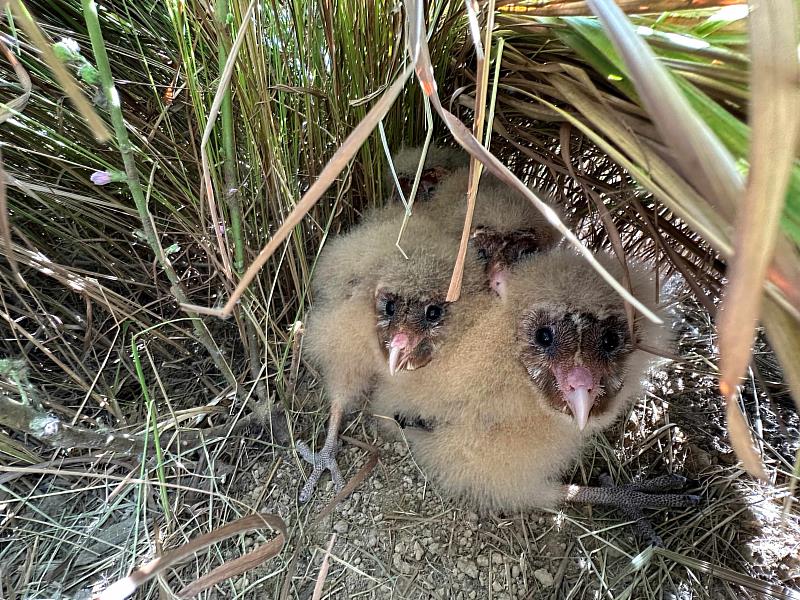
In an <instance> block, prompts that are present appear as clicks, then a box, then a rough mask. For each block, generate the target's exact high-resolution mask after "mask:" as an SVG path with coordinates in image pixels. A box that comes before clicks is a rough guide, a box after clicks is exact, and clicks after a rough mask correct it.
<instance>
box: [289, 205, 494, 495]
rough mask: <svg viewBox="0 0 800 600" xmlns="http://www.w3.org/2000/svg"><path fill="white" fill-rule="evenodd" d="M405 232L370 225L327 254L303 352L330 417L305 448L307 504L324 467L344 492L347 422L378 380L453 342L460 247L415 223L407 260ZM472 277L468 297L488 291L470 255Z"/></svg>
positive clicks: (466, 280)
mask: <svg viewBox="0 0 800 600" xmlns="http://www.w3.org/2000/svg"><path fill="white" fill-rule="evenodd" d="M397 227H399V219H398V220H397V221H396V222H388V221H386V222H378V223H367V224H365V225H363V226H361V227H359V228H357V230H356V231H354V232H353V233H352V234H350V235H348V236H343V237H342V238H340V239H338V240H335V242H334V243H333V244H331V246H330V247H329V248H327V249H326V252H323V254H322V255H321V256H320V264H318V266H317V270H316V272H315V276H314V284H313V289H315V290H316V291H315V296H316V298H317V299H316V301H315V304H314V306H313V308H312V309H311V311H310V314H309V316H308V319H307V323H306V334H305V337H304V350H305V353H306V356H307V357H308V358H309V360H310V361H311V362H312V363H313V364H315V365H316V366H317V367H318V368H319V370H320V373H321V375H322V380H323V383H324V386H325V389H326V393H327V396H328V398H329V401H330V419H329V423H328V431H327V436H326V439H325V443H324V446H323V447H322V449H321V450H320V451H319V452H318V453H317V454H314V453H312V452H311V451H310V449H309V448H308V447H307V446H306V445H305V444H302V443H300V444H298V450H299V451H300V453H301V455H302V456H303V457H304V458H306V459H307V460H308V461H309V462H311V463H312V464H313V465H314V470H313V471H312V474H311V476H310V477H309V478H308V480H307V482H306V484H305V486H304V487H303V489H302V490H301V493H300V499H301V500H302V501H306V500H308V498H310V496H311V494H312V492H313V490H314V489H315V487H316V485H317V483H318V481H319V477H320V476H321V474H322V473H323V472H324V471H325V470H326V469H327V470H330V471H331V477H332V478H333V481H334V484H335V485H336V487H337V488H340V487H341V486H342V485H343V483H344V482H343V479H342V476H341V473H340V471H339V468H338V465H337V463H336V452H337V450H338V442H337V438H338V433H339V428H340V426H341V421H342V417H343V416H344V414H345V413H346V412H349V411H351V410H353V409H355V408H357V407H359V405H360V404H363V401H364V399H365V397H366V396H367V395H368V394H369V392H370V390H371V388H372V386H373V385H374V382H375V379H376V377H377V376H378V375H379V374H380V373H382V372H384V371H386V372H388V373H389V374H390V375H392V376H394V375H398V374H401V373H403V372H405V371H412V370H415V369H420V368H422V367H425V366H426V365H427V364H428V362H430V360H431V359H432V357H433V356H435V355H436V354H437V351H438V349H439V347H440V346H441V344H442V343H443V340H445V339H446V337H447V333H448V321H449V320H450V313H451V311H452V310H453V308H452V307H451V306H450V305H448V303H447V302H446V301H445V298H446V295H447V289H448V286H449V283H450V276H451V273H452V268H453V263H454V261H455V256H456V250H457V245H456V244H455V243H453V241H452V240H446V239H445V240H441V239H439V238H438V237H437V236H434V235H432V233H433V231H435V224H432V223H428V222H426V221H425V220H424V219H423V218H415V219H413V220H412V225H411V227H410V229H409V232H408V237H407V238H406V244H407V247H408V248H409V251H408V255H407V257H404V256H403V254H402V253H401V252H400V251H399V250H398V249H397V248H396V247H395V245H394V239H395V237H396V230H397ZM464 272H465V276H464V283H463V290H464V293H465V294H467V295H470V294H474V293H479V292H481V291H483V290H485V289H486V280H485V275H484V266H483V263H481V261H480V260H479V258H478V256H477V253H476V252H474V251H472V250H471V251H470V252H469V253H468V255H467V259H466V263H465V270H464Z"/></svg>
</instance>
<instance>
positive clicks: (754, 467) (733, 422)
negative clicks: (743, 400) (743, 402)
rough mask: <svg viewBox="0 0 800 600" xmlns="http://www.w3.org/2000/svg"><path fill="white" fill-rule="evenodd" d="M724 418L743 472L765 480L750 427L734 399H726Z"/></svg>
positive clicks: (762, 463)
mask: <svg viewBox="0 0 800 600" xmlns="http://www.w3.org/2000/svg"><path fill="white" fill-rule="evenodd" d="M725 416H726V418H727V420H728V435H729V436H730V438H731V446H733V450H734V452H736V456H738V457H739V460H741V461H742V465H743V466H744V468H745V470H746V471H747V472H748V473H750V474H751V475H752V476H753V477H758V478H759V479H761V480H762V481H766V480H767V473H766V471H765V470H764V462H763V461H762V460H761V456H759V454H758V450H756V448H755V446H754V445H753V436H752V434H751V433H750V426H749V425H748V424H747V422H746V421H745V419H744V415H743V414H742V411H741V409H740V408H739V403H738V402H737V401H736V399H735V398H728V400H727V402H726V403H725Z"/></svg>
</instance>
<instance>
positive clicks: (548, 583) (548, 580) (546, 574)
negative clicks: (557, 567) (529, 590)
mask: <svg viewBox="0 0 800 600" xmlns="http://www.w3.org/2000/svg"><path fill="white" fill-rule="evenodd" d="M533 576H534V577H536V581H538V582H539V583H541V584H542V587H546V588H547V587H552V586H553V576H552V575H551V574H550V571H548V570H547V569H536V570H535V571H534V572H533Z"/></svg>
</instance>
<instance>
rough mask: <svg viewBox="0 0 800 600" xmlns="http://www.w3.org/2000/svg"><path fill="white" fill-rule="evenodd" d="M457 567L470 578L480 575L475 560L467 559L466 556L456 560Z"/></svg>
mask: <svg viewBox="0 0 800 600" xmlns="http://www.w3.org/2000/svg"><path fill="white" fill-rule="evenodd" d="M456 568H457V569H458V570H459V571H461V572H462V573H464V574H465V575H466V576H467V577H469V578H470V579H476V578H477V577H478V566H477V565H476V564H475V563H474V562H469V561H467V559H465V558H459V559H458V560H457V561H456Z"/></svg>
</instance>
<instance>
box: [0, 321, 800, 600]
mask: <svg viewBox="0 0 800 600" xmlns="http://www.w3.org/2000/svg"><path fill="white" fill-rule="evenodd" d="M682 310H684V314H685V317H684V319H683V322H682V323H681V324H680V326H679V331H678V333H679V337H680V351H681V356H683V357H684V358H683V360H682V361H680V362H675V363H671V364H670V365H668V366H667V367H666V368H664V369H663V370H661V371H659V372H657V373H656V374H655V376H654V377H653V380H652V384H651V385H650V388H649V391H648V392H647V394H646V397H645V398H643V399H641V401H640V402H638V403H637V404H636V405H635V406H634V407H633V408H632V409H631V411H630V413H629V415H628V416H627V418H626V419H625V420H624V422H621V423H619V424H618V425H617V426H616V427H614V428H613V429H611V430H610V431H608V432H606V435H604V436H602V437H599V438H598V439H597V441H596V444H595V447H594V448H592V449H591V450H589V451H587V453H586V455H585V457H584V459H583V461H582V462H581V464H580V465H578V466H577V467H576V468H575V470H574V472H573V474H572V480H573V481H574V482H581V483H588V482H593V483H595V482H596V478H597V475H598V474H599V473H601V472H604V471H607V472H610V473H611V474H612V476H613V477H614V478H615V479H616V480H617V481H620V482H624V481H628V480H630V479H631V478H645V477H653V476H657V475H660V474H663V473H668V472H674V473H680V474H683V475H686V476H688V477H691V478H693V479H694V480H695V481H696V482H697V483H696V484H695V485H694V490H695V492H696V493H699V494H701V495H702V497H703V504H702V505H701V507H700V508H699V509H686V510H682V511H674V512H670V513H663V512H660V513H653V515H652V517H653V522H654V523H655V525H656V527H657V531H658V533H659V534H660V535H661V536H662V538H663V539H664V542H665V548H664V549H663V550H656V551H652V550H648V549H647V548H646V547H645V546H643V545H642V543H641V542H640V541H638V540H637V539H636V538H635V536H634V534H633V530H632V529H631V528H630V527H627V526H626V525H625V524H624V522H622V521H621V519H620V516H619V515H617V514H615V513H614V512H611V511H608V512H607V511H600V510H596V509H595V510H590V509H588V508H582V507H574V506H565V507H564V508H563V509H561V510H559V511H554V512H549V511H548V512H545V511H539V512H529V513H523V514H476V513H474V512H472V511H470V510H469V509H468V508H465V507H462V506H459V505H458V504H456V503H454V502H452V501H450V500H448V499H446V498H443V497H442V496H441V495H440V494H439V493H438V492H437V490H436V488H435V487H434V486H433V485H432V484H431V483H430V482H429V481H428V480H427V479H426V477H425V474H424V473H422V472H421V471H420V470H419V468H418V467H417V466H416V464H415V463H414V460H413V457H412V456H411V455H410V454H409V452H408V449H407V447H406V445H405V444H404V443H403V442H402V441H384V440H382V439H381V438H380V437H379V436H378V435H377V433H376V431H377V427H376V424H375V421H374V418H372V417H370V416H367V415H357V416H356V417H355V418H354V419H353V420H351V421H350V422H349V424H348V425H347V428H346V431H345V433H346V435H348V436H351V437H353V438H355V439H358V440H361V441H362V442H366V443H369V444H374V445H375V446H376V447H377V448H378V449H379V456H380V460H379V463H378V466H377V467H376V468H375V469H374V470H372V471H371V472H370V473H369V474H368V475H367V477H366V479H365V481H364V482H363V483H362V484H361V485H360V487H359V488H358V489H357V490H356V491H355V493H353V494H352V495H351V496H350V497H349V498H347V499H346V500H345V501H343V502H341V503H340V504H339V505H337V506H336V508H335V509H334V511H333V512H332V514H331V515H330V516H328V517H326V518H325V519H323V520H322V521H321V522H320V523H319V524H316V525H315V524H313V523H312V520H313V519H314V517H315V515H317V514H318V513H319V511H320V510H322V509H323V507H324V506H325V504H326V503H327V502H329V501H330V500H331V498H332V497H333V490H332V489H331V486H330V484H329V483H328V480H327V479H325V480H323V484H322V486H321V489H320V491H319V492H318V493H317V494H316V496H315V497H314V499H313V500H312V501H311V502H309V503H308V504H307V505H301V504H300V503H299V502H298V500H297V492H298V490H299V488H300V486H301V484H302V482H303V480H304V479H303V477H304V476H303V475H302V474H301V472H307V471H308V468H307V466H306V465H304V464H301V462H300V459H299V457H298V456H297V454H296V453H295V452H294V451H293V450H292V448H291V443H287V444H284V445H277V444H273V443H271V442H270V441H269V439H268V438H267V437H266V436H264V435H263V434H251V435H248V436H244V437H231V438H229V439H228V440H227V441H221V442H210V443H208V444H207V445H205V446H203V447H201V448H200V451H199V452H198V451H197V450H196V449H195V450H193V451H192V452H188V451H187V452H186V453H185V454H184V455H174V456H169V457H167V464H168V465H169V469H168V473H167V480H168V481H170V482H173V483H176V484H179V485H178V487H169V488H167V489H166V490H165V493H166V498H167V499H168V501H169V502H168V503H169V506H170V507H171V510H172V514H171V515H170V516H169V517H165V516H164V514H163V510H162V505H161V504H160V499H161V497H160V496H159V488H158V485H157V478H156V477H155V476H154V475H153V474H152V473H150V475H149V477H148V478H149V480H150V481H149V483H148V484H146V485H126V484H125V481H124V479H125V477H126V476H127V477H129V478H134V479H135V478H138V477H140V473H139V471H138V470H136V468H135V465H132V464H129V463H126V462H125V461H118V463H114V462H111V463H103V465H102V469H101V467H100V466H98V464H95V465H94V467H93V469H96V470H97V471H98V472H99V471H100V470H102V472H103V473H106V474H108V473H113V476H109V475H105V476H102V475H100V474H97V475H91V474H90V471H91V469H90V470H87V471H86V472H85V474H84V476H83V477H78V478H77V479H76V476H75V475H70V474H68V473H69V472H74V471H77V470H78V469H79V467H77V466H65V465H63V464H62V467H61V468H62V469H64V470H65V471H66V472H67V474H63V473H62V474H59V475H53V474H47V473H45V474H40V475H34V476H31V475H30V474H27V475H26V476H25V477H17V478H14V479H13V480H12V479H11V478H9V477H8V476H6V477H5V479H3V480H0V494H2V497H0V502H4V503H5V504H4V510H5V513H4V514H5V517H4V518H5V519H6V527H5V529H4V533H3V534H2V535H3V537H2V539H0V597H4V598H9V599H12V598H13V599H17V598H31V599H33V598H90V597H92V595H93V593H96V592H97V591H98V590H99V589H101V588H102V587H104V586H105V585H106V584H107V583H108V581H109V580H114V579H116V578H118V577H120V576H122V575H124V574H126V573H127V572H128V571H129V570H130V569H131V568H133V567H134V566H138V565H141V564H142V563H143V562H146V560H148V559H150V558H152V557H154V556H155V555H156V553H157V552H161V551H162V550H164V549H168V548H171V547H174V546H177V545H179V544H180V543H184V542H185V541H187V540H189V539H191V538H193V537H196V536H197V535H199V534H201V533H205V532H206V531H209V530H210V529H212V528H214V527H218V526H220V525H222V524H224V523H226V522H229V521H231V520H233V519H235V518H236V517H239V516H242V515H246V514H249V513H252V512H255V511H262V512H268V513H274V514H277V515H279V516H280V517H281V518H283V520H284V521H285V522H286V524H287V526H288V531H289V535H288V542H287V544H286V545H285V547H284V548H283V550H282V551H281V553H280V554H279V555H278V556H277V557H275V558H272V559H271V560H269V561H267V562H265V563H263V564H261V565H259V566H257V567H255V568H252V569H250V570H249V571H248V572H246V573H245V574H243V575H239V576H236V577H233V578H231V579H229V580H227V581H225V582H223V583H220V584H218V585H217V586H215V587H214V588H212V589H210V590H208V591H206V592H204V593H203V594H201V596H200V597H203V598H220V599H221V598H242V599H246V598H247V599H249V598H269V597H280V595H281V592H282V590H283V589H284V584H286V588H285V589H287V590H288V597H289V598H311V597H312V595H313V590H314V586H315V583H316V581H317V579H318V578H319V577H320V569H321V564H322V561H323V555H324V554H325V548H326V547H327V546H328V543H329V541H330V540H331V537H332V536H333V535H334V534H335V536H336V539H335V542H334V544H333V547H332V552H331V555H330V559H329V563H330V564H329V571H328V573H327V575H326V576H325V578H324V587H323V588H322V590H323V591H322V596H321V597H324V598H365V599H366V598H398V599H400V598H440V599H447V598H453V599H467V598H491V599H497V600H504V599H511V598H669V599H691V598H715V599H716V598H750V597H752V598H757V597H758V598H761V597H771V596H772V597H778V598H800V515H799V513H798V509H797V504H796V503H795V504H793V505H792V506H791V507H790V508H789V509H788V512H786V513H785V514H784V508H785V506H786V505H787V502H786V496H787V491H786V483H787V477H786V475H785V474H786V473H787V472H789V471H790V470H791V468H792V462H793V455H794V453H795V452H796V450H797V437H798V436H797V425H798V420H797V415H796V413H795V412H794V409H793V407H792V405H791V400H790V399H789V398H788V396H787V395H786V393H785V388H784V387H783V386H782V385H781V384H780V378H779V373H778V372H777V369H776V366H775V364H774V360H773V359H772V358H771V355H770V354H769V353H768V352H767V351H766V349H765V348H764V347H763V346H762V347H761V348H760V349H761V352H760V353H759V355H758V359H757V361H756V365H757V366H758V369H755V370H754V375H753V383H754V385H755V392H754V390H753V388H752V386H750V388H749V389H747V390H746V391H745V394H744V397H743V402H744V403H745V406H746V408H747V413H748V415H749V416H750V418H751V419H752V421H753V422H754V425H755V427H756V429H757V430H759V431H761V433H762V439H761V445H762V448H763V450H764V453H765V456H766V458H767V462H768V464H769V466H770V467H771V470H772V472H773V473H776V472H778V471H779V473H778V474H777V475H775V481H774V482H773V483H777V486H765V485H762V484H759V483H757V482H754V481H753V480H752V479H750V478H749V477H748V476H746V475H745V474H744V473H743V472H742V470H741V469H740V468H739V467H738V466H737V463H736V460H735V457H734V456H733V453H732V451H731V449H730V448H729V447H728V445H727V443H726V442H725V437H724V423H723V422H722V413H721V411H720V400H719V398H718V396H717V394H716V391H715V385H714V369H715V367H714V364H715V362H714V356H715V348H714V340H713V337H712V334H711V331H712V329H711V327H710V322H709V320H708V316H707V315H706V314H705V313H704V312H702V311H700V310H697V309H696V308H694V307H683V308H682ZM319 392H320V389H319V384H318V383H317V382H316V381H315V380H314V378H313V377H312V376H311V375H305V376H304V377H302V378H301V381H300V383H299V385H298V388H297V392H296V394H295V398H294V405H293V406H292V407H290V408H291V410H290V411H289V417H288V419H287V420H288V422H289V425H290V426H291V427H294V428H295V430H294V431H293V433H292V435H293V437H294V438H295V439H305V440H308V439H309V438H310V437H311V436H312V435H314V434H320V435H321V433H322V431H323V428H324V424H325V414H324V410H323V409H321V408H319V402H318V395H319ZM368 458H369V453H368V452H367V451H365V450H364V449H362V448H360V447H356V446H354V445H352V444H348V443H345V444H344V445H343V449H342V452H341V454H340V465H342V467H343V468H344V469H345V472H346V475H347V476H349V477H352V476H353V475H354V474H355V473H357V472H358V470H359V469H360V468H362V467H363V465H364V464H366V462H367V460H368ZM87 460H88V459H87ZM80 468H82V469H85V468H84V467H83V466H81V467H80ZM115 469H116V470H115ZM520 476H524V474H520ZM115 477H116V478H115ZM143 498H144V500H142V499H143ZM272 537H274V535H273V534H270V533H268V532H258V533H252V534H247V535H240V536H236V537H234V538H231V539H230V540H228V541H226V542H223V543H220V544H217V545H215V546H213V547H211V548H210V549H208V550H206V551H203V552H201V553H199V554H198V555H197V556H196V557H195V558H194V559H193V560H192V561H190V562H189V563H186V564H185V565H184V566H181V567H178V568H177V570H176V571H175V572H172V573H171V572H169V571H168V572H167V575H166V576H165V577H163V578H161V577H159V578H157V579H156V582H155V584H148V585H146V586H145V587H144V588H142V589H140V590H139V592H137V595H136V597H140V598H152V597H156V595H158V597H159V598H170V597H173V596H172V594H173V593H174V591H175V590H178V589H179V588H180V586H181V585H183V584H185V583H187V582H189V581H190V580H192V579H194V578H196V577H198V576H201V575H204V574H206V573H208V572H209V571H210V570H211V569H213V568H214V567H216V566H218V565H219V564H221V563H222V562H224V561H226V560H230V559H233V558H236V557H237V556H239V555H241V554H243V553H244V552H247V551H249V550H252V549H253V548H255V547H256V546H258V545H260V544H262V543H264V542H265V541H267V540H269V539H271V538H272ZM134 551H135V552H134ZM287 580H288V582H287Z"/></svg>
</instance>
